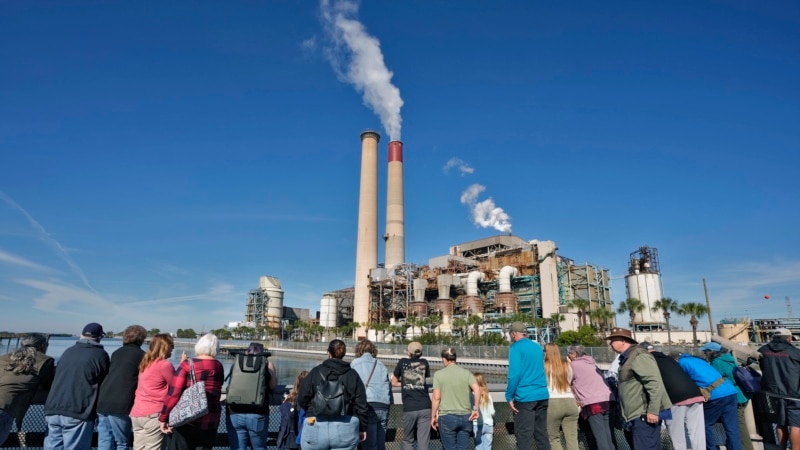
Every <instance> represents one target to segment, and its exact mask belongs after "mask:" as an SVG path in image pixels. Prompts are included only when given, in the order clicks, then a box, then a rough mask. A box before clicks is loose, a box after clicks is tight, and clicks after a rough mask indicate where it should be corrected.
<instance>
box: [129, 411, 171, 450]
mask: <svg viewBox="0 0 800 450" xmlns="http://www.w3.org/2000/svg"><path fill="white" fill-rule="evenodd" d="M131 424H132V425H133V450H161V441H162V440H163V438H164V435H163V434H162V433H161V428H160V426H159V423H158V413H155V414H150V415H149V416H144V417H131Z"/></svg>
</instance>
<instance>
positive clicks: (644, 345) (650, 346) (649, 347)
mask: <svg viewBox="0 0 800 450" xmlns="http://www.w3.org/2000/svg"><path fill="white" fill-rule="evenodd" d="M639 345H641V346H642V348H644V349H645V350H647V351H648V352H649V351H650V350H655V347H653V344H651V343H649V342H647V341H644V342H642V343H640V344H639Z"/></svg>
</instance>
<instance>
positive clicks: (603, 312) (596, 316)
mask: <svg viewBox="0 0 800 450" xmlns="http://www.w3.org/2000/svg"><path fill="white" fill-rule="evenodd" d="M589 316H590V317H591V318H592V320H594V323H595V324H596V325H597V328H600V332H601V333H603V336H605V334H606V331H608V320H609V319H613V318H614V316H615V314H614V313H613V312H611V310H610V309H606V308H597V309H595V310H594V311H591V312H590V313H589Z"/></svg>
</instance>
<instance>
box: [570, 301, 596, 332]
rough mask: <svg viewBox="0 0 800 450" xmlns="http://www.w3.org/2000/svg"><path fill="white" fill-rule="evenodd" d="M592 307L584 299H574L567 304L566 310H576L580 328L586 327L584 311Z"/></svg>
mask: <svg viewBox="0 0 800 450" xmlns="http://www.w3.org/2000/svg"><path fill="white" fill-rule="evenodd" d="M591 306H592V303H591V302H590V301H589V300H586V299H585V298H575V299H572V300H570V301H568V302H567V307H568V308H576V309H577V310H578V319H579V320H580V322H581V326H584V325H586V317H587V314H586V311H587V310H588V309H589V308H590V307H591Z"/></svg>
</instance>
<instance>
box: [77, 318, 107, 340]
mask: <svg viewBox="0 0 800 450" xmlns="http://www.w3.org/2000/svg"><path fill="white" fill-rule="evenodd" d="M81 334H82V335H84V336H89V337H93V338H98V337H103V336H105V335H106V333H105V332H103V326H102V325H100V324H99V323H96V322H92V323H89V324H87V325H86V326H85V327H83V332H82V333H81Z"/></svg>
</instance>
